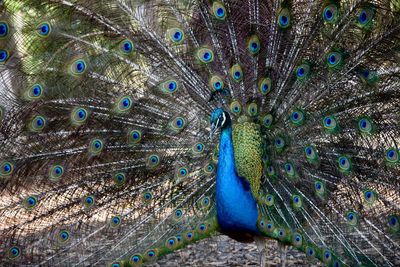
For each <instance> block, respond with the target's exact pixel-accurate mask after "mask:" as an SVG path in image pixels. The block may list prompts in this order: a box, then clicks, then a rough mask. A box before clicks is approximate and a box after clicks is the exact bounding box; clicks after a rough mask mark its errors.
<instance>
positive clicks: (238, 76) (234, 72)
mask: <svg viewBox="0 0 400 267" xmlns="http://www.w3.org/2000/svg"><path fill="white" fill-rule="evenodd" d="M230 74H231V77H232V78H233V80H234V81H235V82H240V81H241V80H242V79H243V71H242V67H241V66H240V65H239V64H235V65H233V66H232V67H231V69H230Z"/></svg>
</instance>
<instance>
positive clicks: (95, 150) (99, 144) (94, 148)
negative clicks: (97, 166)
mask: <svg viewBox="0 0 400 267" xmlns="http://www.w3.org/2000/svg"><path fill="white" fill-rule="evenodd" d="M103 148H104V142H103V141H102V140H100V139H93V140H92V141H91V142H90V146H89V153H90V154H91V155H92V156H97V155H99V154H100V153H101V152H102V151H103Z"/></svg>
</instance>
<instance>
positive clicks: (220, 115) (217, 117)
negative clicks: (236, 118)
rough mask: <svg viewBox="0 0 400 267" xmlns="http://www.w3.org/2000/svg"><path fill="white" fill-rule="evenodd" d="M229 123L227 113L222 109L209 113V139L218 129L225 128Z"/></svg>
mask: <svg viewBox="0 0 400 267" xmlns="http://www.w3.org/2000/svg"><path fill="white" fill-rule="evenodd" d="M230 123H231V117H230V116H229V113H228V112H226V111H224V110H223V109H222V108H217V109H216V110H214V111H213V112H212V113H211V119H210V124H211V130H210V138H211V137H212V135H213V134H214V133H215V132H216V131H217V130H218V128H221V129H223V128H225V127H226V126H228V125H229V124H230Z"/></svg>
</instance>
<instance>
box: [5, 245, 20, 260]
mask: <svg viewBox="0 0 400 267" xmlns="http://www.w3.org/2000/svg"><path fill="white" fill-rule="evenodd" d="M7 254H8V258H9V259H16V258H18V257H19V256H20V255H21V249H20V248H19V247H12V248H10V249H9V250H8V253H7Z"/></svg>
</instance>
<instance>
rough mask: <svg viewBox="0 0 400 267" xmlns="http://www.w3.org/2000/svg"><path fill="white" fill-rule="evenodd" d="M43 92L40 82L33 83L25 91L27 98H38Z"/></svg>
mask: <svg viewBox="0 0 400 267" xmlns="http://www.w3.org/2000/svg"><path fill="white" fill-rule="evenodd" d="M42 94H43V87H42V86H41V85H40V84H35V85H33V86H32V87H31V88H30V89H29V90H28V92H27V97H28V100H36V99H39V98H40V97H41V96H42Z"/></svg>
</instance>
